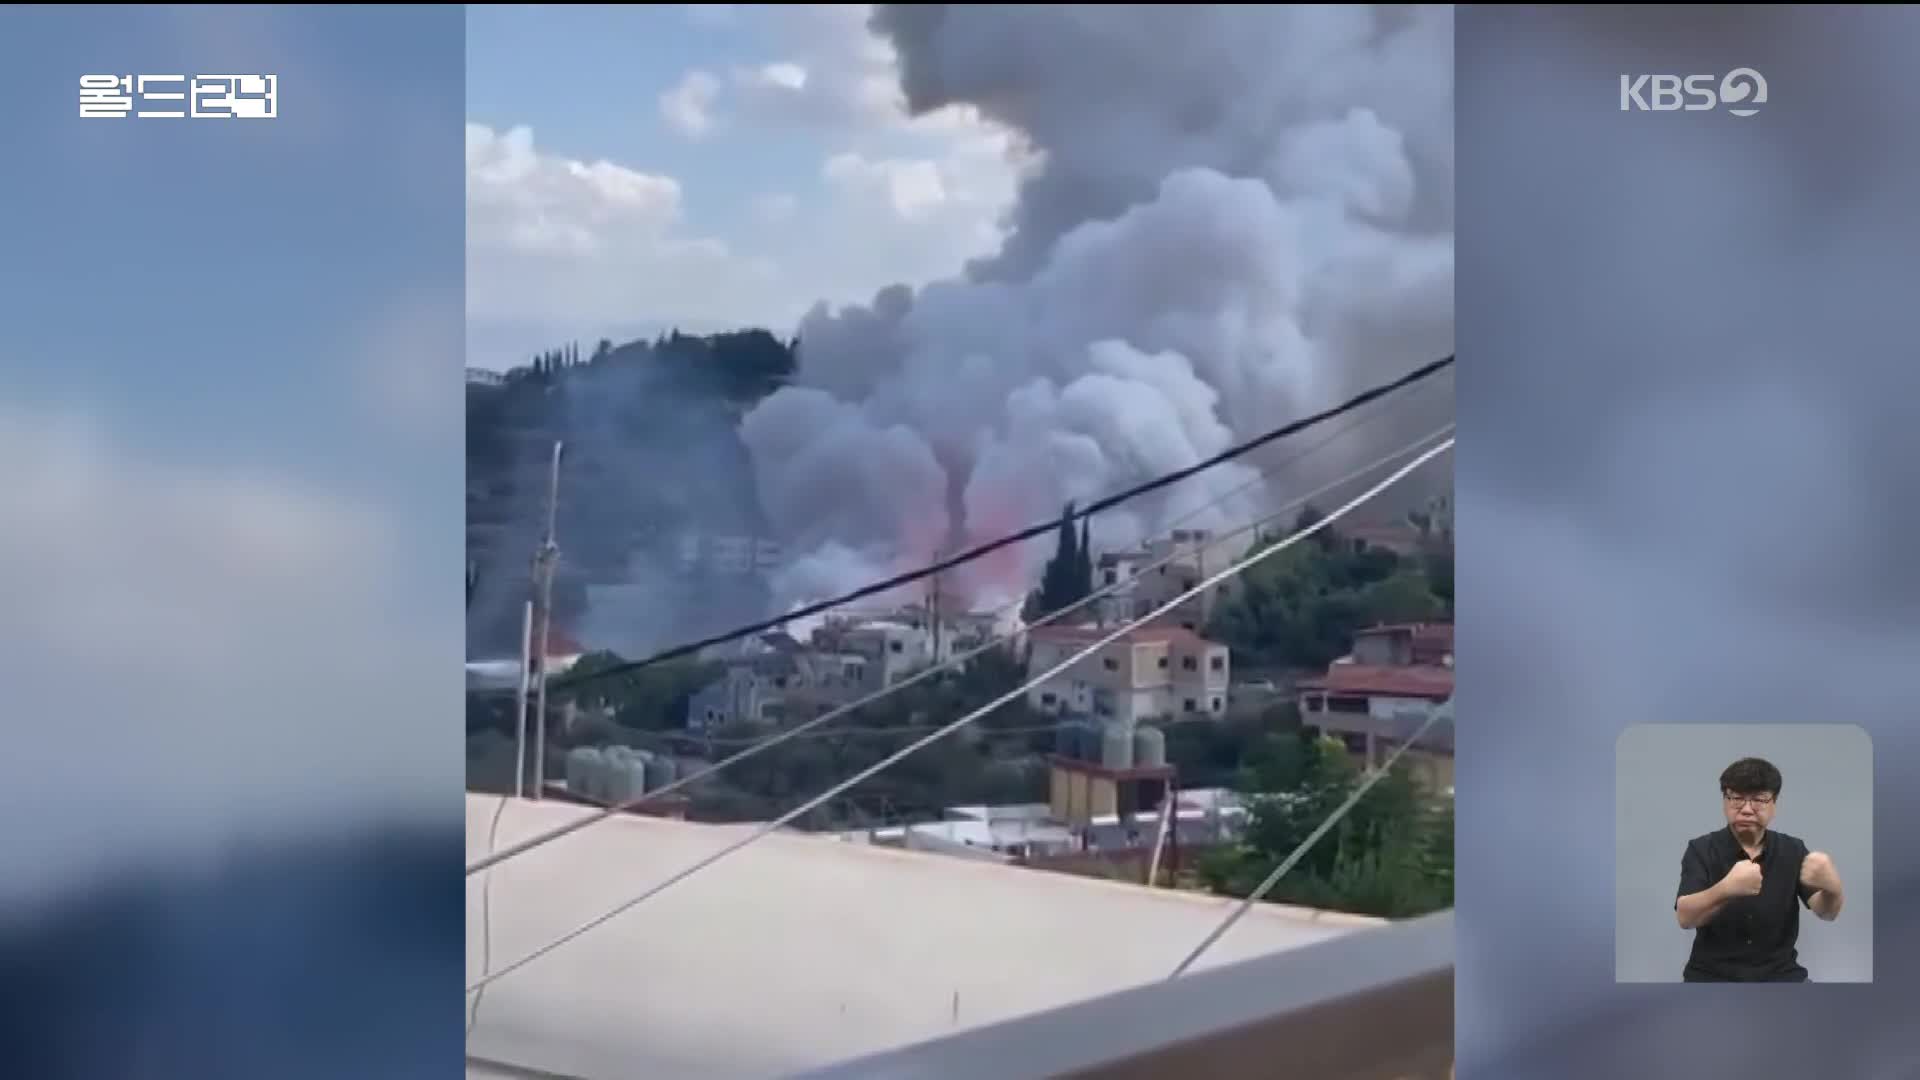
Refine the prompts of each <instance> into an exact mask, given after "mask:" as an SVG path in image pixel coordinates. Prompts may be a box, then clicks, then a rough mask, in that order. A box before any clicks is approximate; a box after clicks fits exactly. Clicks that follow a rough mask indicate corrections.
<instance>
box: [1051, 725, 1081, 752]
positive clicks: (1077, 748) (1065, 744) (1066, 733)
mask: <svg viewBox="0 0 1920 1080" xmlns="http://www.w3.org/2000/svg"><path fill="white" fill-rule="evenodd" d="M1083 745H1084V744H1083V743H1082V742H1081V741H1080V724H1079V722H1078V721H1074V720H1062V721H1060V723H1059V724H1057V725H1055V727H1054V729H1053V752H1054V753H1056V754H1059V755H1060V756H1061V757H1064V758H1077V757H1079V756H1080V753H1081V748H1082V746H1083Z"/></svg>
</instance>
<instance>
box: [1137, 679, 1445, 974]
mask: <svg viewBox="0 0 1920 1080" xmlns="http://www.w3.org/2000/svg"><path fill="white" fill-rule="evenodd" d="M1450 713H1451V699H1449V701H1448V704H1446V705H1441V706H1435V707H1432V708H1429V709H1428V710H1427V719H1426V720H1425V721H1424V722H1423V723H1421V725H1420V726H1419V727H1418V728H1416V729H1415V730H1414V733H1413V735H1412V737H1410V738H1408V739H1407V740H1406V741H1405V742H1403V743H1401V744H1400V745H1399V746H1396V747H1394V750H1393V753H1391V754H1389V755H1387V760H1386V761H1384V762H1382V763H1381V765H1380V767H1379V768H1378V769H1375V770H1374V771H1373V772H1371V773H1369V774H1368V775H1367V777H1366V779H1365V780H1363V781H1361V783H1360V786H1359V787H1358V788H1356V789H1354V792H1353V794H1352V795H1349V796H1348V797H1347V801H1346V802H1344V803H1341V804H1340V805H1339V806H1338V807H1337V808H1335V810H1334V811H1333V813H1331V814H1328V815H1327V819H1326V820H1325V821H1323V822H1321V823H1320V827H1319V828H1317V829H1315V830H1313V832H1311V833H1309V834H1308V835H1307V838H1306V839H1305V840H1302V841H1300V846H1299V847H1296V848H1294V849H1293V854H1291V855H1288V856H1287V857H1286V858H1285V859H1284V860H1282V861H1281V863H1280V865H1279V866H1276V867H1274V869H1273V872H1272V873H1271V874H1268V875H1267V878H1266V880H1265V881H1262V882H1261V883H1260V884H1259V886H1258V887H1257V888H1255V889H1254V890H1253V891H1252V892H1250V893H1248V894H1247V895H1246V897H1245V898H1244V899H1242V900H1241V901H1240V903H1239V904H1238V905H1236V906H1235V907H1234V909H1233V911H1231V912H1230V913H1228V915H1227V917H1226V918H1225V919H1224V920H1222V921H1221V923H1220V925H1219V926H1216V927H1214V928H1213V931H1212V932H1211V933H1209V934H1208V935H1207V936H1206V938H1205V939H1203V940H1202V941H1201V942H1200V944H1199V945H1198V946H1196V947H1195V948H1194V950H1193V951H1192V952H1190V953H1188V954H1187V958H1186V959H1185V960H1182V961H1180V966H1179V967H1176V968H1174V969H1173V974H1171V975H1168V976H1167V980H1168V981H1169V982H1171V981H1172V980H1174V979H1177V978H1179V977H1180V976H1181V975H1183V974H1185V973H1186V970H1187V969H1188V968H1190V967H1192V966H1193V962H1194V961H1196V960H1198V959H1200V955H1201V954H1202V953H1204V952H1206V951H1207V950H1208V949H1210V948H1212V947H1213V943H1214V942H1216V941H1219V940H1220V939H1221V938H1222V937H1223V936H1225V935H1226V932H1227V931H1228V930H1231V929H1232V928H1233V924H1234V923H1237V922H1239V921H1240V918H1241V916H1243V915H1245V914H1246V913H1247V912H1248V911H1250V910H1252V909H1253V905H1254V904H1256V903H1258V902H1259V901H1260V898H1261V897H1264V896H1266V895H1267V893H1268V892H1269V891H1271V890H1272V889H1273V887H1274V886H1275V885H1277V884H1279V883H1280V879H1281V878H1282V877H1285V876H1286V873H1287V871H1289V870H1291V869H1293V867H1294V864H1295V863H1298V862H1299V861H1300V860H1301V859H1302V858H1304V857H1306V854H1307V852H1308V851H1309V850H1310V849H1312V847H1313V845H1315V844H1317V843H1319V842H1320V838H1321V837H1323V836H1325V835H1327V833H1328V832H1330V831H1332V829H1333V827H1334V826H1335V825H1338V824H1340V819H1342V818H1344V817H1346V816H1347V811H1349V810H1351V809H1353V808H1354V807H1355V806H1357V805H1359V803H1360V800H1361V799H1362V798H1363V797H1365V795H1366V794H1367V792H1369V791H1371V790H1373V785H1375V784H1377V783H1379V782H1380V780H1381V779H1382V778H1383V777H1385V776H1386V775H1387V774H1388V772H1389V771H1391V770H1392V769H1393V765H1394V763H1395V762H1397V761H1399V760H1400V755H1402V754H1404V753H1406V752H1407V750H1408V749H1409V748H1410V747H1412V746H1413V744H1414V743H1417V742H1419V741H1420V737H1421V736H1422V735H1425V734H1426V733H1427V729H1428V728H1431V727H1432V726H1433V725H1434V722H1435V721H1437V720H1439V719H1440V718H1441V716H1443V715H1449V714H1450Z"/></svg>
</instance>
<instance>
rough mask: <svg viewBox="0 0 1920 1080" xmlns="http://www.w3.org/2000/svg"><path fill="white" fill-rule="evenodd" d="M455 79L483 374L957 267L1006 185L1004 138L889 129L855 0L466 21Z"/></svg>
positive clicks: (884, 79) (972, 125) (892, 105)
mask: <svg viewBox="0 0 1920 1080" xmlns="http://www.w3.org/2000/svg"><path fill="white" fill-rule="evenodd" d="M467 87H468V89H467V121H468V124H469V157H468V170H469V185H470V186H469V207H468V212H469V217H468V236H469V247H470V251H469V266H468V282H469V315H470V321H469V352H470V359H471V361H472V362H473V363H475V364H476V365H478V366H486V367H500V366H503V365H505V364H510V363H513V362H516V361H517V360H519V359H521V358H522V357H524V355H526V354H527V353H529V352H531V351H533V350H535V349H537V348H540V347H542V346H543V345H545V344H549V343H556V342H558V341H563V340H575V339H578V340H584V341H589V342H590V341H591V340H593V339H594V338H597V337H599V336H601V335H603V334H604V335H606V336H610V337H615V338H616V339H618V338H620V337H622V336H624V335H630V334H634V333H645V332H650V331H651V330H652V329H655V328H658V327H659V326H663V325H668V324H672V325H679V326H682V327H686V328H689V329H718V328H723V327H728V326H739V325H749V324H752V325H767V326H771V327H773V328H775V329H779V330H783V331H784V330H787V329H791V326H792V324H793V322H794V321H795V320H796V319H797V318H798V316H799V315H800V314H801V313H802V312H803V311H804V310H805V309H806V308H807V307H808V306H810V305H811V304H812V303H814V302H816V301H819V300H828V301H831V302H834V303H845V302H850V301H864V300H866V299H868V298H870V297H871V296H872V294H873V293H874V292H875V291H877V290H879V289H880V288H883V287H885V286H886V285H889V284H892V283H894V282H897V281H906V282H909V283H914V284H920V283H924V282H926V281H928V280H931V279H933V278H937V277H944V276H948V275H950V274H952V273H954V272H956V271H957V270H958V269H959V268H960V267H961V265H962V264H963V263H964V262H965V261H966V259H968V258H970V257H973V256H976V255H979V254H983V253H985V252H986V251H989V250H991V249H992V248H993V247H994V246H995V245H996V244H997V242H998V237H999V232H998V229H997V222H998V220H999V218H1000V215H1001V213H1002V212H1003V211H1004V209H1005V207H1006V205H1007V204H1008V201H1009V200H1010V198H1011V194H1012V185H1013V179H1014V173H1013V170H1012V166H1011V165H1010V164H1009V163H1008V160H1009V159H1008V154H1007V151H1008V148H1009V143H1008V142H1007V140H1006V139H1005V137H1004V136H1003V135H1002V134H1001V133H999V132H998V131H995V130H993V129H991V128H989V127H988V126H987V125H985V124H982V123H980V122H978V121H976V120H974V119H972V118H971V117H969V116H964V115H959V114H954V113H948V114H943V115H940V116H936V117H928V118H921V119H918V120H910V119H909V118H908V117H907V116H906V114H905V112H904V109H903V107H902V106H901V105H900V103H899V101H898V100H897V99H898V78H897V72H896V70H895V68H894V64H893V60H892V54H891V50H890V48H889V47H887V46H886V45H885V44H884V43H883V42H881V41H880V40H879V39H877V38H875V37H874V36H873V35H872V34H871V33H870V32H869V31H868V30H867V29H866V17H865V9H864V8H863V7H862V6H860V5H816V6H796V7H789V8H775V7H764V6H753V5H743V6H707V7H698V8H696V7H690V6H664V5H659V6H650V7H604V8H599V7H565V8H562V7H548V8H538V9H536V8H532V7H524V6H523V7H475V8H470V9H469V11H468V25H467ZM695 120H698V121H700V123H698V124H696V123H694V121H695ZM476 130H478V131H479V132H480V134H479V135H478V136H476V134H475V132H476ZM516 130H520V131H521V132H522V133H521V134H520V135H519V136H517V137H516V138H514V139H509V138H508V135H509V133H512V132H515V131H516ZM476 138H477V140H478V141H477V142H476ZM476 147H478V149H476ZM596 166H597V167H598V168H597V170H594V169H593V168H592V167H596Z"/></svg>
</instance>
